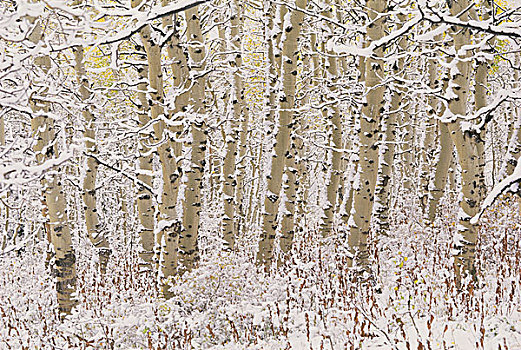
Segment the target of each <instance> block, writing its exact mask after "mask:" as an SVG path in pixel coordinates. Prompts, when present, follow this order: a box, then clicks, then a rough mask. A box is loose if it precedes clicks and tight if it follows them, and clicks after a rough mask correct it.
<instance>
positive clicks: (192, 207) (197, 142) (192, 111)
mask: <svg viewBox="0 0 521 350" xmlns="http://www.w3.org/2000/svg"><path fill="white" fill-rule="evenodd" d="M185 15H186V22H187V31H186V36H187V38H188V43H189V49H188V52H189V55H190V59H191V62H192V64H193V66H192V70H193V71H194V76H193V79H194V80H193V81H192V87H191V89H190V99H189V107H188V108H189V111H188V115H189V118H190V119H191V133H192V140H191V144H190V145H189V146H190V147H191V150H192V155H191V164H190V168H189V169H188V170H187V174H186V175H187V178H188V179H187V182H186V189H185V199H184V203H183V228H182V231H181V234H180V236H179V264H180V265H181V266H180V268H182V269H183V270H181V272H183V271H191V270H192V269H193V268H194V267H195V264H196V263H197V261H198V260H199V248H198V245H197V236H198V231H199V221H200V212H201V204H202V203H201V202H202V201H201V188H202V186H203V173H204V168H205V152H206V142H207V136H206V134H207V130H206V123H205V120H204V118H205V105H204V99H205V85H206V78H205V76H204V75H203V74H201V73H203V71H204V68H205V62H204V59H205V47H204V38H203V35H202V33H201V24H200V19H199V13H198V10H197V7H195V8H191V9H189V10H187V11H186V12H185Z"/></svg>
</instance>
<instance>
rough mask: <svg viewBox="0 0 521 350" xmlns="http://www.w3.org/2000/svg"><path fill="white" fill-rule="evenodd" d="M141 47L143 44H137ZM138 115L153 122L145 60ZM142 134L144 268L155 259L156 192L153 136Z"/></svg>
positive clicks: (142, 120) (140, 211)
mask: <svg viewBox="0 0 521 350" xmlns="http://www.w3.org/2000/svg"><path fill="white" fill-rule="evenodd" d="M136 48H137V49H138V50H139V49H141V47H139V46H138V47H136ZM138 77H139V83H138V101H139V105H138V118H139V124H140V126H142V127H143V126H145V125H147V124H148V123H149V122H150V117H149V115H148V110H149V105H148V99H147V93H146V91H147V86H148V83H147V81H148V65H147V64H146V62H143V64H142V66H141V67H139V68H138ZM138 137H139V146H138V151H139V167H138V170H137V178H138V180H139V181H140V182H139V184H138V195H137V209H138V217H139V227H138V233H139V238H140V243H141V250H140V252H139V257H140V258H141V260H142V261H141V262H140V263H141V264H143V267H144V268H145V269H150V268H151V267H152V262H153V259H154V208H153V206H152V196H153V193H151V192H150V189H151V188H152V176H153V168H152V161H153V157H152V149H151V148H150V145H151V144H152V143H153V137H152V136H151V135H150V133H149V132H148V131H146V130H143V131H142V132H140V133H139V134H138Z"/></svg>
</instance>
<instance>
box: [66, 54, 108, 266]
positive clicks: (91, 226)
mask: <svg viewBox="0 0 521 350" xmlns="http://www.w3.org/2000/svg"><path fill="white" fill-rule="evenodd" d="M73 52H74V58H75V66H74V69H75V70H76V79H77V81H78V85H79V94H80V97H81V100H82V101H81V102H82V104H83V111H82V115H83V119H84V123H85V124H84V127H85V129H84V132H83V137H84V139H85V152H86V153H87V157H86V159H85V163H86V172H85V178H84V179H83V193H82V199H83V204H84V205H85V224H86V228H87V237H88V238H89V240H90V242H91V243H92V245H93V246H94V247H95V248H96V250H97V251H98V259H99V263H98V264H99V265H98V266H99V270H100V272H101V273H102V274H105V272H106V270H107V263H108V260H109V258H110V254H111V249H110V245H109V241H108V239H107V237H106V232H102V227H103V225H102V224H101V223H100V221H99V216H98V211H97V208H96V203H97V201H96V177H97V175H98V161H97V160H96V159H95V158H94V157H92V156H90V155H94V156H97V154H98V148H97V144H96V117H95V116H94V114H93V113H92V112H91V108H92V107H91V104H92V102H91V101H90V99H91V93H90V89H89V81H88V79H87V74H86V71H85V62H84V56H83V53H84V50H83V47H82V46H77V47H75V48H73Z"/></svg>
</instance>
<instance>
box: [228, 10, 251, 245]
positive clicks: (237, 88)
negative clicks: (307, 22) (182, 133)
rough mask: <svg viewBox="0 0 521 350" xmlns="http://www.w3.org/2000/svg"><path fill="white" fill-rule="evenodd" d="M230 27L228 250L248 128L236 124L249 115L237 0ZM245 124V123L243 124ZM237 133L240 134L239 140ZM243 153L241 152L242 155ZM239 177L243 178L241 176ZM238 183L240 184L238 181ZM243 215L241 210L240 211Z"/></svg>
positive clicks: (239, 199) (232, 239) (233, 231)
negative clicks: (245, 99) (245, 103)
mask: <svg viewBox="0 0 521 350" xmlns="http://www.w3.org/2000/svg"><path fill="white" fill-rule="evenodd" d="M230 9H231V15H230V28H229V33H228V38H227V42H228V51H230V52H233V55H234V58H233V59H232V58H230V59H229V65H230V70H229V72H228V74H229V79H230V80H231V81H233V83H232V84H231V85H232V88H231V92H230V94H231V97H230V101H231V108H232V112H233V115H232V119H231V120H228V121H227V124H228V127H227V130H228V132H227V135H226V157H225V158H224V163H223V176H224V186H223V196H224V218H223V238H224V240H225V242H226V243H225V245H226V248H227V249H232V250H233V249H234V246H235V236H236V234H237V232H236V229H237V220H236V210H237V205H240V204H241V202H242V194H241V193H242V186H243V184H242V180H241V181H239V177H238V176H237V173H238V172H241V173H242V172H243V171H244V169H242V170H239V169H238V167H237V166H236V163H237V158H239V161H242V157H241V155H239V157H237V149H238V148H240V149H241V153H243V152H245V150H246V138H245V135H246V133H247V130H241V131H239V124H240V123H241V121H242V123H243V125H246V129H247V125H248V124H247V121H245V120H246V119H247V118H248V116H247V115H245V109H246V108H245V105H244V87H243V85H244V84H243V81H242V77H241V73H240V71H239V70H240V69H241V66H242V58H241V35H240V34H241V13H240V8H239V4H238V2H237V1H236V0H233V1H231V2H230ZM243 127H244V126H243ZM239 135H241V137H240V139H239ZM237 141H240V147H238V146H237ZM242 156H244V154H243V155H242ZM241 178H242V177H241ZM239 182H240V183H239ZM241 214H242V213H241Z"/></svg>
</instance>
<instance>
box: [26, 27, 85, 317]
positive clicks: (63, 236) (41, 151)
mask: <svg viewBox="0 0 521 350" xmlns="http://www.w3.org/2000/svg"><path fill="white" fill-rule="evenodd" d="M29 21H30V22H31V23H32V24H34V29H33V30H32V32H31V33H30V34H29V38H28V39H29V41H31V42H32V43H33V44H37V43H38V42H40V41H41V40H42V39H43V28H42V25H41V23H40V22H39V21H38V20H37V19H35V18H29ZM34 63H35V65H36V66H37V67H38V69H40V70H41V72H42V73H43V74H44V75H47V74H48V73H49V71H50V69H51V59H50V57H49V56H48V55H40V56H38V57H36V58H35V61H34ZM44 84H45V83H44V82H40V84H39V87H38V88H39V89H38V91H37V92H34V93H33V95H32V96H31V100H30V104H31V109H32V111H33V113H34V114H33V118H32V119H31V128H32V131H33V134H34V137H35V139H36V142H35V144H34V146H33V150H34V152H35V154H36V159H37V161H38V163H39V164H42V163H43V162H44V161H45V160H47V159H52V158H54V157H55V156H57V155H58V147H57V144H56V140H55V139H56V133H55V130H54V120H53V119H52V118H51V117H50V116H49V112H50V109H51V106H50V103H49V102H47V101H46V100H45V95H46V94H47V93H48V88H47V87H46V86H45V85H44ZM56 170H57V172H58V173H60V168H58V169H56ZM42 185H43V194H44V197H45V204H46V206H47V210H46V212H47V215H48V221H49V223H48V226H47V227H48V228H49V235H50V242H51V243H52V246H53V248H54V264H53V266H52V268H53V272H54V275H55V276H56V292H57V296H58V308H59V311H60V312H61V313H62V314H69V313H70V312H71V310H72V308H73V307H74V305H75V304H76V300H75V298H74V296H73V293H74V292H75V290H76V254H75V252H74V247H73V245H72V237H71V232H70V228H69V224H68V222H67V212H66V200H65V195H64V193H63V188H62V183H61V178H60V176H59V175H53V176H52V177H50V176H49V177H46V178H45V179H43V180H42Z"/></svg>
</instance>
